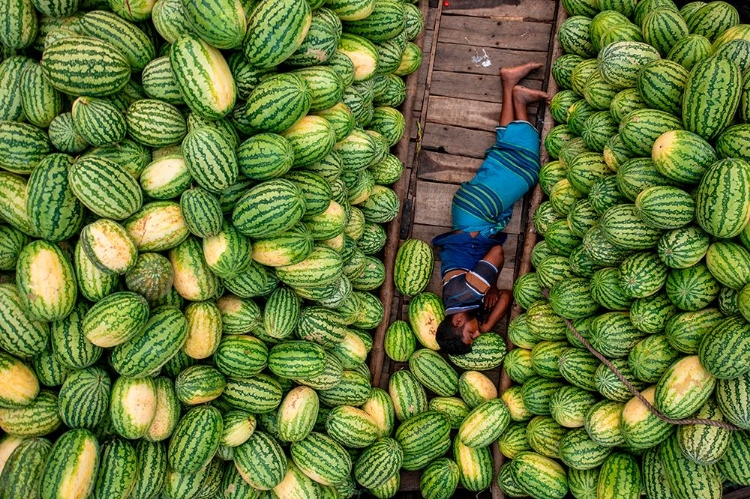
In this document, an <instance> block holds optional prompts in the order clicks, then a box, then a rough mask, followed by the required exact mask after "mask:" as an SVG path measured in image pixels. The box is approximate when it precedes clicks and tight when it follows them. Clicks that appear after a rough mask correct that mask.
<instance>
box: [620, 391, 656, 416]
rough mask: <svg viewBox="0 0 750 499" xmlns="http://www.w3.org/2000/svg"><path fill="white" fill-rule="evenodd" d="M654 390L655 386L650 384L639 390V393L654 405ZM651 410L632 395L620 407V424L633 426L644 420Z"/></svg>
mask: <svg viewBox="0 0 750 499" xmlns="http://www.w3.org/2000/svg"><path fill="white" fill-rule="evenodd" d="M655 392H656V386H650V387H648V388H646V389H645V390H643V391H642V392H641V395H643V397H644V398H645V399H646V400H647V401H648V403H649V404H651V405H654V393H655ZM650 414H651V412H650V411H649V410H648V409H647V408H646V406H645V405H643V402H641V401H640V400H638V399H637V398H635V397H633V398H632V399H630V400H629V401H628V402H627V403H626V404H625V407H623V409H622V424H623V425H624V426H634V425H636V424H638V423H640V422H642V421H644V420H645V419H646V418H648V416H649V415H650Z"/></svg>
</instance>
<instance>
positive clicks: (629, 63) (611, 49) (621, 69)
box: [598, 23, 659, 89]
mask: <svg viewBox="0 0 750 499" xmlns="http://www.w3.org/2000/svg"><path fill="white" fill-rule="evenodd" d="M636 24H638V23H636ZM598 59H599V70H600V71H601V74H602V78H604V81H606V82H607V83H609V84H610V85H613V86H615V87H617V88H622V89H625V88H628V87H634V86H635V84H636V81H637V78H638V71H639V70H640V69H641V67H643V66H645V65H646V64H648V63H649V62H651V61H654V60H657V59H659V52H658V50H657V49H655V48H654V47H652V46H651V45H648V44H646V43H642V42H631V41H622V42H615V43H612V44H610V45H607V46H606V47H604V48H603V49H602V50H601V51H600V52H599V56H598Z"/></svg>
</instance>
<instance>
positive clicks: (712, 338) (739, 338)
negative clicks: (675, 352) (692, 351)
mask: <svg viewBox="0 0 750 499" xmlns="http://www.w3.org/2000/svg"><path fill="white" fill-rule="evenodd" d="M749 333H750V330H748V328H747V323H746V322H745V321H744V320H742V319H740V318H739V317H729V318H728V319H726V320H725V321H723V322H722V323H721V324H720V325H719V326H716V327H715V328H714V329H713V330H712V331H711V333H710V334H707V335H706V336H704V337H703V340H701V343H700V346H699V348H698V357H699V358H700V361H701V365H703V367H705V368H706V370H707V371H708V372H709V373H710V374H711V375H713V376H714V377H716V378H718V379H732V378H737V377H739V376H741V375H742V374H744V373H745V372H746V371H747V370H748V369H747V366H746V365H744V363H743V362H742V361H741V360H740V359H742V358H744V356H745V352H746V351H747V348H748V345H747V342H748V334H749Z"/></svg>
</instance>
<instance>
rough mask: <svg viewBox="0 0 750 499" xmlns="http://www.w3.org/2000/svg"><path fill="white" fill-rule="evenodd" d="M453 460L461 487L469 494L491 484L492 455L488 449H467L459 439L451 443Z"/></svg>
mask: <svg viewBox="0 0 750 499" xmlns="http://www.w3.org/2000/svg"><path fill="white" fill-rule="evenodd" d="M453 458H454V459H455V460H456V464H457V465H458V469H459V475H460V480H461V485H462V486H463V487H464V488H466V489H467V490H470V491H471V492H479V491H481V490H484V489H486V488H487V487H489V486H490V484H491V483H492V478H493V476H492V475H493V470H492V454H491V452H490V448H489V447H468V446H466V445H464V444H463V443H461V439H459V438H456V439H454V441H453Z"/></svg>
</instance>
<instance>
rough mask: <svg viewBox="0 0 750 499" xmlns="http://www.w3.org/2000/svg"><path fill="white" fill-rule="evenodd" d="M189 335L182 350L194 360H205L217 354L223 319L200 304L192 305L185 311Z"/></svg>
mask: <svg viewBox="0 0 750 499" xmlns="http://www.w3.org/2000/svg"><path fill="white" fill-rule="evenodd" d="M185 318H186V319H187V323H188V334H187V339H186V340H185V344H184V345H183V347H182V350H183V351H184V352H185V355H187V356H188V357H190V358H192V359H205V358H208V357H210V356H211V355H213V354H214V352H216V349H217V348H218V347H219V342H220V341H221V318H220V316H219V314H217V313H216V309H214V311H213V313H212V312H210V311H209V310H207V309H206V306H205V305H203V304H200V303H194V304H190V305H189V306H188V308H186V309H185Z"/></svg>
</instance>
